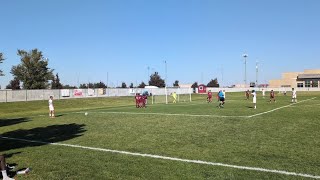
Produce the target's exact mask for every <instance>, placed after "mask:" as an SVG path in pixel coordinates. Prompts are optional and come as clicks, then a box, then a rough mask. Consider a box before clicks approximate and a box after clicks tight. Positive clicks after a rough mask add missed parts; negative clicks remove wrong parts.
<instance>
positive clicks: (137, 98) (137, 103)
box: [134, 93, 140, 108]
mask: <svg viewBox="0 0 320 180" xmlns="http://www.w3.org/2000/svg"><path fill="white" fill-rule="evenodd" d="M139 95H140V94H139V93H136V96H135V97H134V99H135V100H136V108H139Z"/></svg>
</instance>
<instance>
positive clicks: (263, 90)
mask: <svg viewBox="0 0 320 180" xmlns="http://www.w3.org/2000/svg"><path fill="white" fill-rule="evenodd" d="M265 95H266V90H265V89H262V97H263V99H264V96H265Z"/></svg>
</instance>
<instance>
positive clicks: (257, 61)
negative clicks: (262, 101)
mask: <svg viewBox="0 0 320 180" xmlns="http://www.w3.org/2000/svg"><path fill="white" fill-rule="evenodd" d="M258 64H259V62H258V61H256V87H257V86H258Z"/></svg>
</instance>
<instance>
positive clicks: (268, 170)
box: [0, 136, 320, 179]
mask: <svg viewBox="0 0 320 180" xmlns="http://www.w3.org/2000/svg"><path fill="white" fill-rule="evenodd" d="M0 138H2V139H6V140H16V141H23V142H30V143H39V144H47V145H54V146H65V147H73V148H80V149H86V150H93V151H101V152H110V153H117V154H125V155H130V156H140V157H148V158H153V159H162V160H170V161H178V162H186V163H193V164H203V165H211V166H221V167H228V168H234V169H241V170H249V171H258V172H266V173H274V174H281V175H288V176H299V177H307V178H314V179H320V176H318V175H311V174H304V173H296V172H289V171H283V170H273V169H265V168H259V167H249V166H238V165H231V164H224V163H217V162H208V161H201V160H190V159H181V158H175V157H168V156H160V155H153V154H142V153H134V152H129V151H119V150H112V149H104V148H95V147H88V146H80V145H73V144H64V143H49V142H43V141H35V140H27V139H19V138H10V137H4V136H0Z"/></svg>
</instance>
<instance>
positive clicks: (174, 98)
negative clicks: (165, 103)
mask: <svg viewBox="0 0 320 180" xmlns="http://www.w3.org/2000/svg"><path fill="white" fill-rule="evenodd" d="M172 97H173V102H172V103H177V93H176V92H173V93H172Z"/></svg>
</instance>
